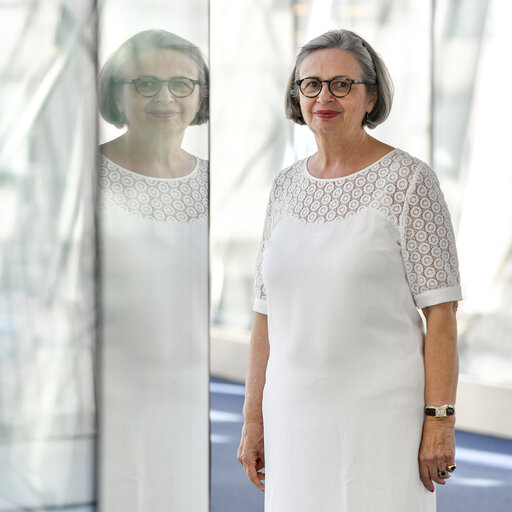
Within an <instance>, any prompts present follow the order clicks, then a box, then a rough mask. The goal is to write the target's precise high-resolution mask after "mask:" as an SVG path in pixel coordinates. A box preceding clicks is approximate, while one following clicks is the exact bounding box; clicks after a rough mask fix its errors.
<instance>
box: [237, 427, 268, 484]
mask: <svg viewBox="0 0 512 512" xmlns="http://www.w3.org/2000/svg"><path fill="white" fill-rule="evenodd" d="M237 457H238V462H240V464H242V466H243V468H244V471H245V474H246V475H247V478H248V479H249V480H250V481H251V483H253V484H254V485H255V486H256V487H257V488H258V489H261V490H262V491H264V490H265V484H263V482H262V480H265V473H262V472H261V470H262V469H263V468H264V467H265V453H264V445H263V424H262V423H259V422H258V423H244V426H243V428H242V439H241V440H240V446H239V447H238V455H237Z"/></svg>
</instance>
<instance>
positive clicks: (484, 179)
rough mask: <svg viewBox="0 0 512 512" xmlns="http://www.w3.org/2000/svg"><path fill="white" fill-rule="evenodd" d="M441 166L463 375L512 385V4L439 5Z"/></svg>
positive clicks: (438, 146) (438, 129) (437, 123)
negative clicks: (455, 251)
mask: <svg viewBox="0 0 512 512" xmlns="http://www.w3.org/2000/svg"><path fill="white" fill-rule="evenodd" d="M438 7H439V9H438V13H437V16H436V19H437V25H438V27H439V29H438V33H437V40H436V43H437V61H438V70H437V76H438V81H437V89H436V111H435V113H436V118H435V126H436V132H437V133H438V136H437V141H436V152H435V156H436V161H437V162H438V166H439V167H440V168H441V169H443V170H444V173H445V175H446V176H447V177H448V180H447V182H448V183H449V184H450V188H449V189H448V192H449V193H450V195H451V199H452V201H453V204H454V205H455V206H456V210H455V211H456V221H457V223H458V225H459V232H458V244H459V252H460V261H461V278H462V281H463V285H464V301H463V302H462V304H461V315H460V318H461V322H460V336H459V338H460V354H461V372H463V373H464V374H465V375H466V376H468V377H470V379H476V380H477V381H480V382H485V383H489V384H495V385H499V386H504V387H506V388H510V386H511V385H512V344H511V343H510V341H511V334H510V333H511V332H512V330H511V329H512V308H511V307H510V300H511V294H512V267H511V263H510V262H511V254H512V214H511V211H512V210H511V209H510V207H508V204H509V197H508V196H509V191H510V190H511V187H512V174H511V172H510V164H509V163H508V162H509V155H508V150H507V149H508V145H509V141H508V134H509V133H510V128H509V126H508V124H509V119H510V115H511V114H512V109H511V106H510V102H508V101H506V100H503V94H502V90H503V89H504V88H505V89H506V87H507V84H508V83H510V80H511V78H512V72H511V69H510V66H508V65H506V64H504V63H506V62H508V59H509V55H508V54H509V47H510V26H509V19H510V16H511V15H512V6H511V5H510V4H509V3H508V2H499V1H485V0H479V1H477V0H472V1H469V2H465V3H464V6H462V5H460V4H459V2H455V1H449V0H446V1H442V2H441V1H440V2H438Z"/></svg>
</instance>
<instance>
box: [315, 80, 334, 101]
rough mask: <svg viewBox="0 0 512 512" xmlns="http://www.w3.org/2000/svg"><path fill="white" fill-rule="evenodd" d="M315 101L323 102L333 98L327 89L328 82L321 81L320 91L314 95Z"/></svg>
mask: <svg viewBox="0 0 512 512" xmlns="http://www.w3.org/2000/svg"><path fill="white" fill-rule="evenodd" d="M316 98H317V101H319V102H321V103H324V102H326V101H332V100H333V99H334V96H333V95H332V94H331V91H330V90H329V84H327V83H325V82H323V83H322V89H321V91H320V94H319V95H318V96H317V97H316Z"/></svg>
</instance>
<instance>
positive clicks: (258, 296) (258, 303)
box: [253, 181, 276, 315]
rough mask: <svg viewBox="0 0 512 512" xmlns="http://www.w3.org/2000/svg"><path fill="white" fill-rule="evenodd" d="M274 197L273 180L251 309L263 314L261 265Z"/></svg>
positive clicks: (263, 284) (271, 221) (263, 288)
mask: <svg viewBox="0 0 512 512" xmlns="http://www.w3.org/2000/svg"><path fill="white" fill-rule="evenodd" d="M275 199H276V182H275V181H274V183H273V184H272V189H271V190H270V197H269V200H268V204H267V212H266V214H265V227H264V228H263V237H262V240H261V244H260V250H259V252H258V258H257V260H256V276H255V279H254V290H255V300H254V308H253V309H254V311H256V312H258V313H262V314H264V315H266V314H267V292H266V290H265V283H264V282H263V275H262V265H263V255H264V252H265V243H266V242H267V240H268V239H269V238H270V234H271V233H272V228H273V225H274V220H273V217H274V215H273V212H274V206H275V205H274V203H275Z"/></svg>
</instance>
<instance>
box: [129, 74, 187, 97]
mask: <svg viewBox="0 0 512 512" xmlns="http://www.w3.org/2000/svg"><path fill="white" fill-rule="evenodd" d="M134 83H135V88H136V89H137V92H138V93H139V94H140V95H142V96H146V97H151V96H156V95H157V94H158V93H159V92H160V89H161V88H162V84H164V83H167V86H168V88H169V92H170V93H171V94H172V95H173V96H176V97H177V98H184V97H186V96H190V95H191V94H192V92H193V91H194V86H195V83H194V82H193V81H192V80H191V79H190V78H184V77H175V78H171V79H170V80H159V79H158V78H155V77H143V78H139V79H137V80H136V81H135V82H134Z"/></svg>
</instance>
